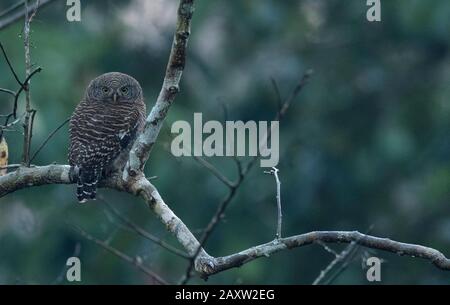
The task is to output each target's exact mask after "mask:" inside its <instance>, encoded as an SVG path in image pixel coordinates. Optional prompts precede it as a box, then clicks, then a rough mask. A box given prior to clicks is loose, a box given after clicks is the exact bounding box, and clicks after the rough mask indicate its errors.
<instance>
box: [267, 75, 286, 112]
mask: <svg viewBox="0 0 450 305" xmlns="http://www.w3.org/2000/svg"><path fill="white" fill-rule="evenodd" d="M270 81H271V82H272V87H273V91H275V97H276V101H277V105H278V109H277V112H280V111H281V108H282V107H283V99H282V98H281V93H280V88H278V84H277V81H276V80H275V79H274V78H272V77H271V78H270Z"/></svg>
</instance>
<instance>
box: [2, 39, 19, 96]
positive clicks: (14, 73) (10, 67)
mask: <svg viewBox="0 0 450 305" xmlns="http://www.w3.org/2000/svg"><path fill="white" fill-rule="evenodd" d="M0 49H1V50H2V53H3V57H4V58H5V60H6V63H7V64H8V67H9V70H11V73H12V74H13V76H14V78H15V79H16V81H17V83H18V84H19V85H20V86H21V87H22V88H23V86H24V85H23V83H22V82H21V81H20V79H19V77H18V76H17V73H16V71H15V70H14V68H13V66H12V65H11V62H10V61H9V58H8V55H7V54H6V51H5V48H4V47H3V44H2V43H1V42H0Z"/></svg>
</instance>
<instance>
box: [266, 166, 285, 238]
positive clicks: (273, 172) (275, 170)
mask: <svg viewBox="0 0 450 305" xmlns="http://www.w3.org/2000/svg"><path fill="white" fill-rule="evenodd" d="M278 172H279V170H278V168H276V167H272V169H271V170H270V171H265V172H264V173H266V174H270V175H273V176H274V177H275V183H276V184H277V212H278V213H277V214H278V217H277V233H276V235H275V236H276V239H280V238H281V225H282V224H283V214H282V211H281V182H280V179H279V177H278Z"/></svg>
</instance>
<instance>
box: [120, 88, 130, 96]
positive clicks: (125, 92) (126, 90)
mask: <svg viewBox="0 0 450 305" xmlns="http://www.w3.org/2000/svg"><path fill="white" fill-rule="evenodd" d="M120 91H121V92H122V93H124V94H127V93H128V87H122V88H120Z"/></svg>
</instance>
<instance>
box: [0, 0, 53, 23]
mask: <svg viewBox="0 0 450 305" xmlns="http://www.w3.org/2000/svg"><path fill="white" fill-rule="evenodd" d="M53 1H55V0H41V1H40V3H35V4H32V5H31V6H30V8H31V9H33V10H36V9H38V8H39V9H42V8H44V7H45V6H46V5H47V4H50V3H51V2H53ZM24 2H25V1H22V2H21V3H18V4H17V8H18V7H20V6H23V5H24V4H25V3H24ZM1 15H2V16H1V18H0V30H3V29H4V28H6V27H8V26H10V25H12V24H14V23H15V22H16V21H18V20H19V19H21V18H23V16H25V10H24V9H22V10H17V9H11V8H9V9H6V10H5V11H3V12H2V13H1Z"/></svg>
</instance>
